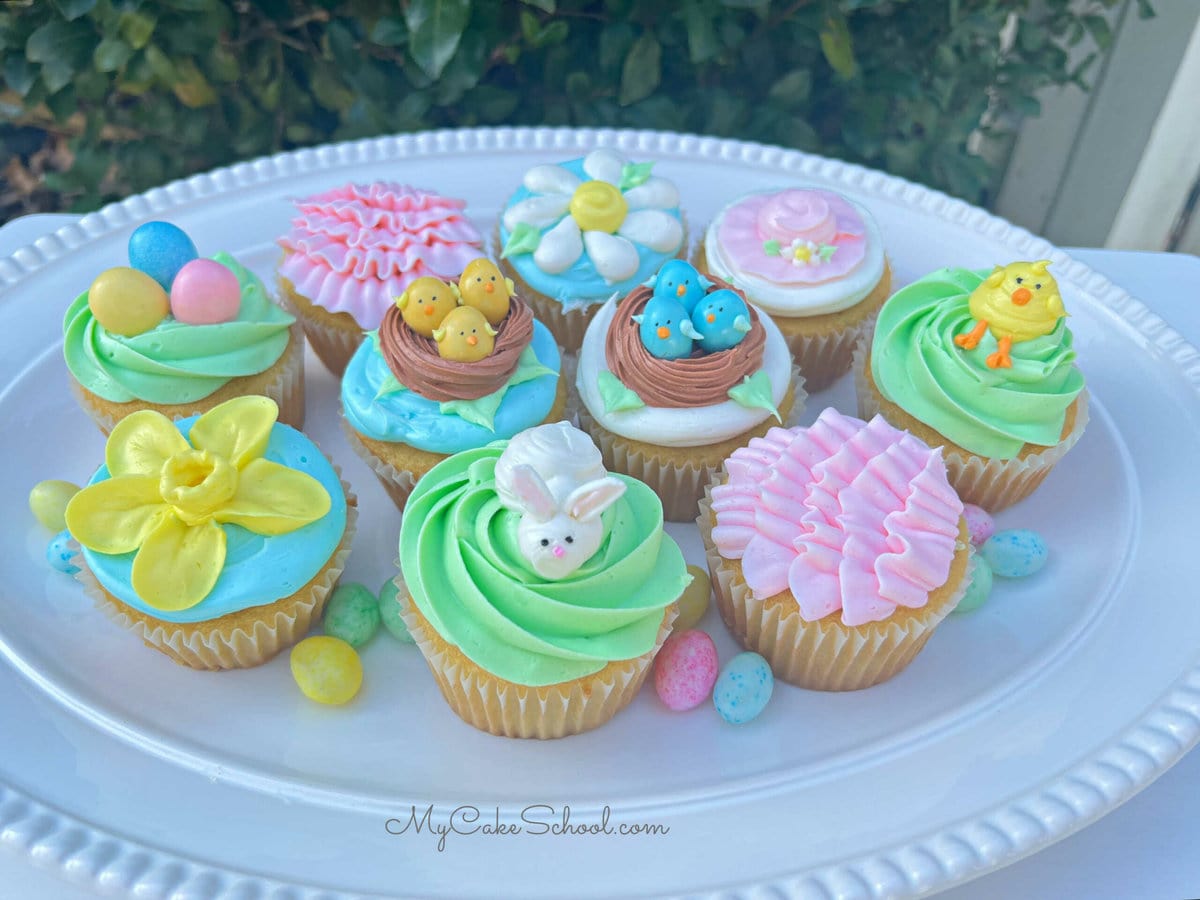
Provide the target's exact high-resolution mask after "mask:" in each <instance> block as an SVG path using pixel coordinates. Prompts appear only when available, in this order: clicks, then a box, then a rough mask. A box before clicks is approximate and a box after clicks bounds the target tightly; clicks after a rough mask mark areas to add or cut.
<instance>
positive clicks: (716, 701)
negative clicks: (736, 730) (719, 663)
mask: <svg viewBox="0 0 1200 900" xmlns="http://www.w3.org/2000/svg"><path fill="white" fill-rule="evenodd" d="M774 688H775V676H774V675H772V674H771V667H770V666H769V665H767V661H766V660H765V659H763V658H762V657H761V656H759V655H758V654H757V653H751V652H750V651H747V652H745V653H739V654H738V655H737V656H735V657H734V658H733V659H731V660H730V661H729V662H727V663H726V664H725V668H724V669H722V670H721V674H720V675H718V676H717V683H716V686H715V687H714V688H713V706H715V707H716V708H717V712H718V713H720V715H721V718H722V719H724V720H725V721H726V722H728V723H729V724H731V725H743V724H745V723H746V722H749V721H750V720H751V719H753V718H755V717H756V716H757V715H758V714H759V713H761V712H762V711H763V710H764V709H766V707H767V703H768V701H770V699H771V691H772V690H774Z"/></svg>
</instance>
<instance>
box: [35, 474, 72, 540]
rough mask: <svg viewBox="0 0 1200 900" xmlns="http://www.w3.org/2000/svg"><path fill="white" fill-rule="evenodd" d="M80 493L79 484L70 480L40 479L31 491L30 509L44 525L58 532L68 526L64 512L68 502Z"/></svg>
mask: <svg viewBox="0 0 1200 900" xmlns="http://www.w3.org/2000/svg"><path fill="white" fill-rule="evenodd" d="M78 493H79V485H77V484H71V482H69V481H59V480H57V479H53V480H51V481H39V482H38V483H37V484H35V485H34V486H33V490H32V491H30V492H29V510H30V512H32V513H33V517H34V518H35V519H37V520H38V521H39V522H41V523H42V525H43V526H44V527H45V528H47V529H49V530H50V531H53V532H55V533H58V532H60V531H62V530H63V529H65V528H66V527H67V522H66V519H65V518H64V517H63V514H64V513H65V512H66V510H67V503H68V502H69V501H70V499H71V498H72V497H74V496H75V495H76V494H78Z"/></svg>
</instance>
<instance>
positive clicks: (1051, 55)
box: [0, 0, 1150, 219]
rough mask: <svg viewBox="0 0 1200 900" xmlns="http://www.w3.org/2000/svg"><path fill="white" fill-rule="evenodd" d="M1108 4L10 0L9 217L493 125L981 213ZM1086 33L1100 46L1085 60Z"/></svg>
mask: <svg viewBox="0 0 1200 900" xmlns="http://www.w3.org/2000/svg"><path fill="white" fill-rule="evenodd" d="M1116 2H1118V0H1039V2H1031V0H1021V2H1012V0H1007V2H1006V0H908V2H904V0H807V2H806V0H792V2H776V0H682V2H678V3H666V2H660V0H524V2H517V0H487V2H477V3H472V2H470V0H402V2H399V3H395V2H385V0H318V2H300V0H259V2H250V0H159V2H148V0H36V2H29V0H25V2H16V3H7V4H5V5H4V6H3V7H0V54H2V60H3V65H2V71H0V143H2V145H3V157H2V158H3V159H7V160H8V163H7V166H6V168H5V169H4V176H5V178H4V182H5V186H4V187H3V188H0V219H2V218H6V217H8V216H11V215H16V214H19V213H21V212H27V211H32V210H38V209H41V210H47V209H63V208H69V209H74V210H85V209H91V208H95V207H96V206H98V205H99V204H101V203H102V202H106V201H108V200H111V199H113V198H116V197H121V196H124V195H126V194H129V193H131V192H135V191H140V190H144V189H146V188H148V187H151V186H153V185H156V184H160V183H162V182H164V181H167V180H169V179H171V178H175V177H179V176H181V175H185V174H188V173H192V172H196V171H201V170H205V169H209V168H212V167H213V166H217V165H222V164H225V163H229V162H231V161H234V160H238V159H244V158H247V157H253V156H257V155H261V154H266V153H273V152H276V151H279V150H284V149H290V148H295V147H302V146H306V145H310V144H316V143H321V142H324V141H329V140H343V139H347V138H359V137H366V136H371V135H379V134H387V133H392V132H397V131H413V130H417V129H424V128H441V127H452V126H470V125H488V124H494V123H513V124H550V125H596V126H621V127H633V128H655V129H668V130H675V131H688V132H703V133H707V134H715V135H730V136H737V137H741V138H747V139H752V140H758V141H764V142H769V143H775V144H782V145H784V146H788V147H797V148H801V149H804V150H809V151H813V152H817V153H823V154H827V155H830V156H835V157H841V158H844V159H850V160H854V161H857V162H861V163H864V164H866V165H869V166H875V167H878V168H883V169H886V170H888V171H891V172H895V173H897V174H900V175H904V176H907V177H911V178H915V179H917V180H919V181H923V182H926V183H930V184H933V185H935V186H937V187H941V188H943V189H945V190H948V191H950V192H951V193H954V194H957V195H959V196H962V197H965V198H967V199H969V200H972V201H981V200H982V201H986V199H987V193H988V190H989V188H990V186H991V183H992V180H993V178H994V171H993V170H994V168H995V166H994V163H992V162H989V160H988V159H987V158H985V155H981V153H980V151H981V149H984V150H986V147H987V145H988V142H989V141H997V140H998V141H1000V142H1001V145H1002V143H1003V140H1004V139H1005V137H1006V136H1009V135H1011V133H1012V129H1013V127H1014V125H1015V122H1016V121H1017V119H1018V117H1019V116H1020V115H1022V114H1029V113H1036V112H1037V111H1038V106H1037V101H1036V100H1035V99H1034V94H1035V92H1036V91H1038V90H1039V89H1040V88H1042V87H1044V86H1046V85H1054V84H1065V83H1068V82H1075V83H1078V84H1080V85H1081V86H1083V84H1084V79H1085V77H1086V73H1087V71H1088V70H1089V67H1090V66H1091V65H1092V64H1093V63H1094V62H1095V59H1096V55H1097V52H1102V51H1103V49H1104V48H1106V47H1107V45H1108V42H1109V32H1108V25H1107V23H1106V20H1105V18H1104V17H1103V15H1102V12H1103V11H1104V9H1105V8H1106V7H1111V6H1113V5H1114V4H1115V3H1116ZM1139 7H1140V9H1141V11H1142V13H1143V14H1144V15H1147V14H1150V10H1149V6H1148V0H1140V2H1139ZM1087 40H1090V41H1091V42H1092V43H1094V44H1095V45H1096V47H1097V48H1098V50H1096V51H1093V52H1092V53H1091V54H1090V55H1088V56H1087V57H1086V58H1085V59H1083V60H1082V62H1080V63H1079V64H1076V65H1074V66H1072V65H1070V64H1069V61H1068V53H1067V48H1068V47H1071V46H1074V45H1077V44H1081V42H1083V41H1087ZM973 136H974V137H973Z"/></svg>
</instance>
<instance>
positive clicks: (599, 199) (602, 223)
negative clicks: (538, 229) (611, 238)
mask: <svg viewBox="0 0 1200 900" xmlns="http://www.w3.org/2000/svg"><path fill="white" fill-rule="evenodd" d="M569 208H570V211H571V217H572V218H573V219H574V220H575V224H576V225H578V226H579V228H580V229H581V230H582V231H604V232H607V233H608V234H614V233H616V230H617V229H618V228H620V227H621V223H622V222H624V221H625V215H626V213H628V212H629V205H628V204H627V203H626V202H625V198H624V197H623V196H621V192H620V191H619V190H617V188H616V187H615V186H613V185H611V184H609V183H608V182H607V181H585V182H584V183H583V184H581V185H580V186H579V187H577V188H576V189H575V193H574V194H573V195H572V196H571V205H570V207H569Z"/></svg>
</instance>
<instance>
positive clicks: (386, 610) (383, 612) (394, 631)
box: [379, 578, 415, 644]
mask: <svg viewBox="0 0 1200 900" xmlns="http://www.w3.org/2000/svg"><path fill="white" fill-rule="evenodd" d="M399 593H400V588H398V587H396V582H395V580H394V579H392V578H389V579H388V580H387V581H385V582H384V583H383V587H381V588H380V589H379V618H380V620H381V621H382V622H383V627H384V628H386V629H387V630H388V632H389V633H390V634H391V635H392V637H394V638H395V639H396V640H398V641H403V642H404V643H406V644H412V643H415V641H414V640H413V637H412V635H411V634H409V633H408V626H407V625H405V624H404V620H403V619H402V618H400V601H399V599H398V595H399Z"/></svg>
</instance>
